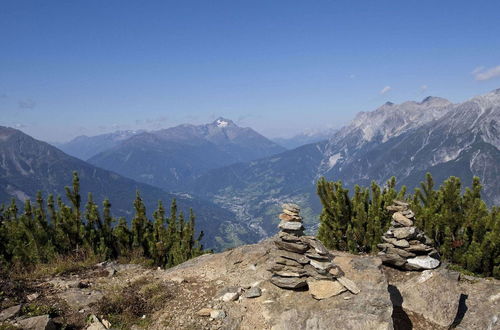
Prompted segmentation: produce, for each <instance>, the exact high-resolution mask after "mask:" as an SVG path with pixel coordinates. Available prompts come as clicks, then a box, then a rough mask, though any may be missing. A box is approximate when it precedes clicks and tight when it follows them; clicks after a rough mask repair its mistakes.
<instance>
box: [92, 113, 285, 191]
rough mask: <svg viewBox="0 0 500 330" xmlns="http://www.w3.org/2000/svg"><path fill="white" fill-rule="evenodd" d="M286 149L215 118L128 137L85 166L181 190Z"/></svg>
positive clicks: (257, 134)
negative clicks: (213, 173)
mask: <svg viewBox="0 0 500 330" xmlns="http://www.w3.org/2000/svg"><path fill="white" fill-rule="evenodd" d="M285 150H286V149H285V148H283V147H281V146H279V145H277V144H276V143H274V142H272V141H270V140H269V139H267V138H265V137H264V136H262V135H260V134H259V133H257V132H256V131H254V130H253V129H251V128H243V127H239V126H237V125H236V124H234V123H233V122H232V121H231V120H228V119H224V118H218V119H217V120H215V121H214V122H212V123H210V124H205V125H188V124H185V125H179V126H176V127H172V128H168V129H163V130H159V131H153V132H142V133H140V134H136V135H133V136H131V137H129V138H128V139H126V140H124V141H122V142H121V143H119V144H117V145H115V146H114V147H111V148H109V149H107V150H105V151H103V152H101V153H99V154H97V155H95V156H93V157H92V158H90V159H89V160H88V162H89V163H91V164H93V165H95V166H98V167H101V168H104V169H109V170H112V171H114V172H117V173H119V174H122V175H124V176H127V177H129V178H132V179H134V180H137V181H139V182H144V183H148V184H151V185H155V186H157V187H160V188H163V189H165V190H168V191H183V190H185V187H186V186H187V184H188V183H189V182H191V181H192V180H194V179H195V178H197V177H198V176H200V175H201V174H203V173H206V172H207V171H209V170H211V169H215V168H219V167H223V166H227V165H230V164H234V163H238V162H247V161H251V160H254V159H259V158H264V157H267V156H271V155H274V154H277V153H280V152H283V151H285Z"/></svg>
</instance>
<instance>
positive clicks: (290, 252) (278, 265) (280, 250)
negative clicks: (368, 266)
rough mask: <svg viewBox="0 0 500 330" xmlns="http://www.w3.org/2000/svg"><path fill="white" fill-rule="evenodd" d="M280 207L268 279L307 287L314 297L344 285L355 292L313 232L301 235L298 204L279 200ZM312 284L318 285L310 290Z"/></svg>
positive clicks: (343, 288)
mask: <svg viewBox="0 0 500 330" xmlns="http://www.w3.org/2000/svg"><path fill="white" fill-rule="evenodd" d="M282 207H283V213H281V214H280V215H279V218H280V220H281V222H280V224H279V226H278V227H279V228H280V231H279V233H278V235H277V237H276V238H275V240H274V244H275V245H276V248H277V249H276V251H275V254H274V259H273V260H272V262H273V263H272V265H271V267H270V268H269V269H268V270H269V271H270V272H271V273H272V274H273V275H272V277H271V283H273V284H274V285H276V286H277V287H280V288H282V289H292V290H294V289H302V290H306V289H307V288H308V287H309V290H310V291H311V294H312V295H313V297H314V298H316V299H324V298H328V297H330V296H333V295H336V294H339V293H341V292H343V291H346V289H347V290H350V291H351V292H353V293H355V294H357V293H358V292H359V290H358V289H357V287H356V285H355V284H354V283H353V282H352V281H350V280H348V279H346V278H345V277H342V276H343V275H344V274H343V272H342V270H341V269H340V268H339V267H338V266H336V265H335V264H334V263H333V261H332V260H333V256H332V255H331V254H330V253H329V252H328V250H327V249H326V248H325V246H324V245H323V244H322V243H321V242H320V241H319V240H317V239H316V238H315V237H313V236H304V226H303V225H302V217H301V216H300V214H299V212H300V209H299V206H297V205H295V204H283V205H282ZM313 287H315V288H318V289H319V291H318V290H316V291H318V293H315V292H313V291H314V289H313ZM351 289H352V290H351ZM325 294H326V295H325Z"/></svg>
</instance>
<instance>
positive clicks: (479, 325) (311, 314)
mask: <svg viewBox="0 0 500 330" xmlns="http://www.w3.org/2000/svg"><path fill="white" fill-rule="evenodd" d="M275 249H276V248H275V246H274V244H272V243H271V241H270V240H268V241H265V242H262V243H260V244H257V245H247V246H241V247H239V248H236V249H233V250H231V251H226V252H224V253H220V254H209V255H204V256H201V257H198V258H195V259H193V260H190V261H188V262H186V263H184V264H181V265H179V266H177V267H174V268H171V269H168V270H159V269H158V270H157V269H146V268H143V267H141V266H138V265H121V264H116V263H101V264H97V265H95V266H93V267H89V268H86V269H84V270H80V271H73V272H68V273H65V274H61V275H56V276H50V277H46V278H44V279H42V280H33V281H22V282H18V284H17V286H15V288H16V289H15V290H17V291H15V294H14V291H13V290H14V289H13V288H14V286H12V285H10V284H9V282H8V281H6V280H2V281H0V286H1V289H2V290H3V292H4V297H5V298H4V299H3V300H2V302H1V305H0V307H1V308H0V322H11V323H14V322H15V323H16V324H27V323H28V322H31V323H33V322H34V321H37V322H39V324H40V323H43V324H45V325H46V324H53V325H66V326H71V327H72V328H74V329H82V328H83V329H85V328H86V329H106V328H108V327H113V328H118V327H125V328H131V329H142V328H147V329H343V330H344V329H356V330H365V329H366V330H368V329H370V330H372V329H384V330H385V329H397V330H403V329H404V330H406V329H414V330H424V329H425V330H428V329H437V330H444V329H449V328H450V327H453V328H455V329H497V328H498V327H499V326H500V323H499V322H500V321H499V319H500V314H499V311H500V308H499V306H500V283H499V281H497V280H493V279H480V278H475V277H469V276H460V275H459V274H458V273H456V272H452V271H449V270H447V269H446V268H444V267H441V268H438V269H436V270H428V271H424V272H402V271H397V270H394V269H391V268H387V267H385V266H382V265H381V260H380V259H379V258H377V257H374V256H356V255H351V254H347V253H341V252H335V251H331V253H332V254H333V255H334V259H333V261H334V263H335V264H337V265H338V266H339V267H340V268H341V269H342V271H343V273H344V274H345V275H344V276H345V277H348V278H349V279H350V280H351V281H352V282H353V283H354V284H355V285H356V286H357V287H358V288H359V293H357V294H353V293H351V292H350V291H348V290H344V291H341V292H337V294H336V295H333V296H330V297H328V298H325V299H321V300H318V299H315V298H314V297H313V296H312V294H311V292H310V290H307V289H304V290H284V289H281V288H279V287H277V286H275V285H273V284H272V283H271V282H270V277H271V273H270V272H269V271H268V270H267V268H269V267H270V266H271V265H272V260H273V258H272V256H273V254H274V253H275V252H276V250H275ZM325 290H328V289H325ZM27 306H29V308H28V307H27ZM49 306H50V307H51V308H50V309H47V308H48V307H49ZM8 307H10V308H8ZM28 311H38V313H34V312H31V315H29V314H26V313H27V312H28ZM40 314H41V315H40ZM34 315H40V316H37V317H38V319H36V320H33V316H34Z"/></svg>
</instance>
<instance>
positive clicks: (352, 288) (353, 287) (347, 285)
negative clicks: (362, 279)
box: [337, 276, 360, 294]
mask: <svg viewBox="0 0 500 330" xmlns="http://www.w3.org/2000/svg"><path fill="white" fill-rule="evenodd" d="M337 281H338V282H339V283H340V284H342V285H343V286H344V287H345V288H346V289H347V290H349V291H350V292H351V293H353V294H358V293H359V292H360V290H359V288H358V286H357V285H356V283H354V282H353V281H351V280H350V279H348V278H347V277H345V276H342V277H339V278H337Z"/></svg>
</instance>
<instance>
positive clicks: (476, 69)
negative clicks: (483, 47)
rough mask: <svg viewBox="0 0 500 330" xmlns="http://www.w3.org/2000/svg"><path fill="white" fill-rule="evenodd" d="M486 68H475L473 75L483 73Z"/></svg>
mask: <svg viewBox="0 0 500 330" xmlns="http://www.w3.org/2000/svg"><path fill="white" fill-rule="evenodd" d="M484 69H485V68H484V66H482V65H481V66H478V67H477V68H475V69H474V70H472V72H471V74H478V73H479V72H481V71H483V70H484Z"/></svg>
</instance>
